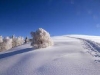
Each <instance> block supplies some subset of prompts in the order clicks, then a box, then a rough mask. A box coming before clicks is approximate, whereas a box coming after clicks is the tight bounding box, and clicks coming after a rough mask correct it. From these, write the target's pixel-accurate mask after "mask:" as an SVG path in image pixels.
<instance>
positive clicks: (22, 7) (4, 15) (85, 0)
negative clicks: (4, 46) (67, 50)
mask: <svg viewBox="0 0 100 75" xmlns="http://www.w3.org/2000/svg"><path fill="white" fill-rule="evenodd" d="M38 28H44V29H45V30H47V31H48V32H49V33H50V34H51V36H55V35H67V34H68V35H69V34H84V35H100V0H0V35H3V36H10V35H13V34H15V35H16V36H30V32H31V31H35V30H36V29H38Z"/></svg>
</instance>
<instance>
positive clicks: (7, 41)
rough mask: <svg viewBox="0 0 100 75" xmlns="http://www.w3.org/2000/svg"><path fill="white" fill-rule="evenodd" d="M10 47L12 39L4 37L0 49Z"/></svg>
mask: <svg viewBox="0 0 100 75" xmlns="http://www.w3.org/2000/svg"><path fill="white" fill-rule="evenodd" d="M11 48H12V39H11V38H9V37H6V38H4V39H3V42H1V43H0V51H4V50H8V49H11Z"/></svg>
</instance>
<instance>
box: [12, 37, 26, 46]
mask: <svg viewBox="0 0 100 75" xmlns="http://www.w3.org/2000/svg"><path fill="white" fill-rule="evenodd" d="M12 40H13V41H12V46H13V47H16V46H20V45H22V44H24V42H25V41H24V38H23V37H14V38H13V39H12Z"/></svg>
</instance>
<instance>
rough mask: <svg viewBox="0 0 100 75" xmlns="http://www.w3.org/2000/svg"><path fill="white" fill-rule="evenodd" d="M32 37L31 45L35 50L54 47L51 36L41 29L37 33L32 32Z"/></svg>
mask: <svg viewBox="0 0 100 75" xmlns="http://www.w3.org/2000/svg"><path fill="white" fill-rule="evenodd" d="M31 36H32V37H33V38H32V43H31V45H32V46H33V47H34V48H46V47H48V46H52V45H53V41H52V39H51V38H50V34H49V33H48V32H47V31H46V30H44V29H42V28H39V29H38V30H37V31H36V32H31Z"/></svg>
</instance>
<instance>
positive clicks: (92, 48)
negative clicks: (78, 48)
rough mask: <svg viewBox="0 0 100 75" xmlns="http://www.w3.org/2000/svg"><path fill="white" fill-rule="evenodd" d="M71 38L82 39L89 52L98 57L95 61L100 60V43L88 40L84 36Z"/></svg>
mask: <svg viewBox="0 0 100 75" xmlns="http://www.w3.org/2000/svg"><path fill="white" fill-rule="evenodd" d="M68 37H70V36H68ZM70 38H75V39H79V40H81V41H82V42H83V45H84V48H86V49H87V50H88V51H87V52H88V53H90V54H91V55H92V56H93V57H95V58H96V59H95V61H98V62H100V43H97V42H94V41H91V40H87V39H83V38H76V37H70Z"/></svg>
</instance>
